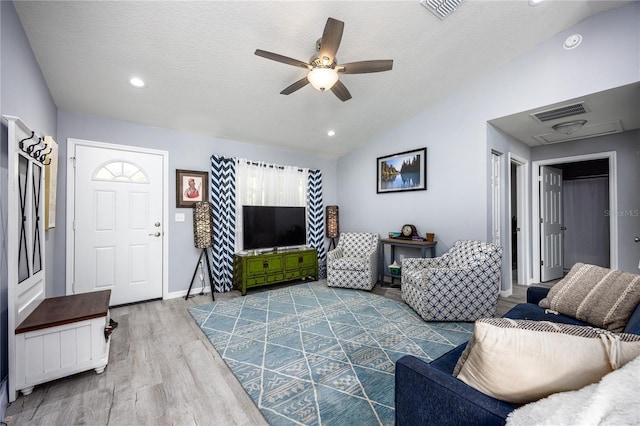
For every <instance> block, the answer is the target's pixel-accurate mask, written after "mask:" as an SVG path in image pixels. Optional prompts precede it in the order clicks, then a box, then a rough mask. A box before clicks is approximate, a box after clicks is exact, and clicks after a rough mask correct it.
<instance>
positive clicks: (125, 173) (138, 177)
mask: <svg viewBox="0 0 640 426" xmlns="http://www.w3.org/2000/svg"><path fill="white" fill-rule="evenodd" d="M93 180H104V181H109V182H131V183H149V179H148V177H147V174H146V173H145V172H144V170H142V169H141V168H140V167H138V166H137V165H135V164H133V163H131V162H128V161H121V160H116V161H110V162H108V163H106V164H103V165H101V166H100V167H98V168H97V169H96V171H95V172H94V173H93Z"/></svg>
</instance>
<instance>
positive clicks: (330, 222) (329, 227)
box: [325, 206, 340, 238]
mask: <svg viewBox="0 0 640 426" xmlns="http://www.w3.org/2000/svg"><path fill="white" fill-rule="evenodd" d="M325 232H326V234H327V238H338V235H339V234H340V218H339V216H338V206H327V223H326V227H325Z"/></svg>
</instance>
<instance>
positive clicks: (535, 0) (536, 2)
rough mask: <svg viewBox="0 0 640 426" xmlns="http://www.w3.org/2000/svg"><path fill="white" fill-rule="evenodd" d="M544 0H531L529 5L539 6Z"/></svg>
mask: <svg viewBox="0 0 640 426" xmlns="http://www.w3.org/2000/svg"><path fill="white" fill-rule="evenodd" d="M543 1H544V0H529V6H532V7H533V6H537V5H539V4H540V3H542V2H543Z"/></svg>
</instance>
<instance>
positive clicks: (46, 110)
mask: <svg viewBox="0 0 640 426" xmlns="http://www.w3.org/2000/svg"><path fill="white" fill-rule="evenodd" d="M0 22H1V24H0V33H1V36H0V86H1V89H0V107H1V112H2V114H3V115H14V116H18V117H20V118H21V119H22V121H24V122H25V123H26V124H27V125H28V126H30V127H31V128H32V129H34V130H36V131H38V132H41V133H42V134H43V135H55V134H56V106H55V104H54V103H53V100H52V98H51V95H50V93H49V89H48V88H47V85H46V83H45V81H44V78H43V76H42V73H41V72H40V67H39V66H38V64H37V62H36V60H35V58H34V56H33V53H32V52H31V47H30V46H29V42H28V40H27V37H26V35H25V34H24V31H23V29H22V25H21V24H20V20H19V18H18V15H17V14H16V11H15V8H14V6H13V3H12V2H8V1H3V2H0ZM0 135H1V139H2V141H1V143H0V175H1V176H2V179H0V222H1V223H0V243H1V244H2V256H1V257H0V310H1V312H2V321H0V322H1V324H2V327H1V329H0V331H1V333H0V334H1V337H2V338H1V340H0V348H1V350H0V367H1V368H0V372H1V373H2V374H1V376H0V381H2V380H3V379H4V378H5V377H6V376H7V373H8V369H7V363H8V361H7V328H6V324H7V309H8V305H7V285H8V284H7V241H6V229H7V223H6V217H7V191H8V187H7V179H8V177H7V127H6V125H4V123H3V124H2V127H1V131H0ZM53 233H54V231H47V232H46V233H45V252H46V254H50V253H51V252H52V245H51V240H52V234H53ZM46 268H47V281H48V285H47V289H46V291H47V295H51V291H52V287H51V284H52V280H51V279H50V277H51V276H52V275H51V273H52V270H53V268H52V258H51V257H50V256H47V257H46ZM2 417H4V416H0V418H2Z"/></svg>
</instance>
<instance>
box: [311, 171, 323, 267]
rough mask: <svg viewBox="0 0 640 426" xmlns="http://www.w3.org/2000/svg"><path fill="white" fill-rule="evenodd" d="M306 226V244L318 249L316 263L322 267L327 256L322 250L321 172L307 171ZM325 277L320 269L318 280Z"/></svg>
mask: <svg viewBox="0 0 640 426" xmlns="http://www.w3.org/2000/svg"><path fill="white" fill-rule="evenodd" d="M307 191H308V192H307V203H308V205H307V224H308V225H309V229H308V231H307V232H308V234H307V242H308V245H309V246H310V247H313V248H315V249H318V263H319V264H321V265H324V264H325V262H326V260H327V254H326V253H325V250H324V206H323V201H322V172H321V171H320V170H309V183H308V185H307ZM325 277H326V269H324V268H322V267H321V268H320V278H325Z"/></svg>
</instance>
